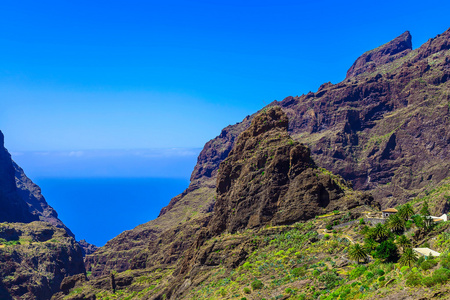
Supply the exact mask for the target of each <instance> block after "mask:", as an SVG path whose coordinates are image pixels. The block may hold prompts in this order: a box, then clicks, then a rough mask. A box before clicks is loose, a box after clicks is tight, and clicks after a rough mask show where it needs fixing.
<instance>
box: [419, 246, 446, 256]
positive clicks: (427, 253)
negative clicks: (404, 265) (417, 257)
mask: <svg viewBox="0 0 450 300" xmlns="http://www.w3.org/2000/svg"><path fill="white" fill-rule="evenodd" d="M413 250H414V251H416V252H417V253H419V254H422V255H424V256H430V255H433V256H439V255H441V254H440V253H439V252H436V251H434V250H431V249H430V248H413Z"/></svg>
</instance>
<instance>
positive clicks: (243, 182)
mask: <svg viewBox="0 0 450 300" xmlns="http://www.w3.org/2000/svg"><path fill="white" fill-rule="evenodd" d="M287 129H288V119H287V116H286V114H285V113H284V112H283V111H282V110H281V108H280V107H277V106H275V107H270V108H268V109H267V110H264V111H262V112H261V113H259V114H258V115H257V116H255V118H254V119H253V121H252V124H251V125H250V127H249V128H248V129H247V130H245V131H244V132H242V133H241V134H240V135H239V137H238V139H237V141H236V144H235V146H234V148H233V150H231V152H230V154H229V156H228V158H227V159H225V160H224V161H223V162H222V163H221V164H220V171H219V173H218V177H217V201H216V204H215V207H214V212H213V217H212V219H211V221H210V224H209V230H210V233H211V234H212V235H215V234H219V233H221V232H223V231H228V232H236V231H238V230H243V229H247V228H255V227H260V226H263V225H265V224H274V225H275V224H289V223H293V222H296V221H299V220H308V219H310V218H313V217H314V216H315V215H318V214H321V213H325V212H328V211H330V210H334V209H344V208H351V207H355V206H356V205H358V204H357V203H356V202H355V201H353V200H351V201H347V200H348V199H346V200H345V201H344V200H342V201H340V200H341V199H343V196H344V191H343V190H342V188H341V187H342V186H345V183H344V182H343V181H340V184H339V183H338V182H336V181H335V180H334V179H332V178H331V176H330V175H328V174H325V173H324V172H321V171H320V170H319V169H317V168H316V166H315V164H314V161H313V160H312V158H311V157H310V152H309V149H308V148H307V147H306V146H304V145H303V144H301V143H298V142H295V141H294V140H292V139H291V137H290V136H289V134H288V132H287Z"/></svg>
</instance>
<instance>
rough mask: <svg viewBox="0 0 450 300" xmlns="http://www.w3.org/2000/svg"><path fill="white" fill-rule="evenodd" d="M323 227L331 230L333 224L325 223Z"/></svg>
mask: <svg viewBox="0 0 450 300" xmlns="http://www.w3.org/2000/svg"><path fill="white" fill-rule="evenodd" d="M325 228H326V229H327V230H331V229H333V224H327V226H326V227H325Z"/></svg>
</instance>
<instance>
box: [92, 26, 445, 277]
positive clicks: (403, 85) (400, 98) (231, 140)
mask: <svg viewBox="0 0 450 300" xmlns="http://www.w3.org/2000/svg"><path fill="white" fill-rule="evenodd" d="M449 49H450V29H449V30H447V31H446V32H444V33H443V34H441V35H439V36H437V37H436V38H434V39H430V40H429V41H428V42H427V43H425V44H424V45H422V46H421V47H420V48H418V49H416V50H411V36H410V34H409V32H406V33H404V34H402V35H401V36H399V37H398V38H396V39H394V40H393V41H391V42H389V43H387V44H385V45H383V46H381V47H378V48H377V49H374V50H372V51H369V52H366V53H365V54H363V55H362V56H361V57H360V58H358V59H357V60H356V62H355V64H354V65H353V66H352V67H351V68H350V69H349V71H348V73H347V79H345V80H344V81H342V82H340V83H338V84H331V83H326V84H323V85H322V86H321V87H320V88H319V90H318V91H317V92H316V93H312V92H310V93H308V94H306V95H302V96H300V97H287V98H285V99H284V100H283V101H281V102H277V101H275V102H273V103H271V104H270V105H271V106H272V105H278V106H281V107H282V109H283V111H284V112H285V113H286V114H287V116H288V119H289V127H288V131H289V134H290V135H291V136H292V138H293V139H294V140H295V141H298V142H301V143H303V144H305V145H307V146H308V147H309V148H310V149H311V156H312V158H313V159H314V161H315V162H316V164H317V165H318V166H319V167H324V168H326V169H329V170H331V171H332V172H333V173H335V174H339V175H341V176H342V177H344V179H346V180H350V181H351V182H352V183H353V186H354V188H356V189H359V190H368V191H371V192H373V195H374V197H375V198H376V200H378V201H380V202H381V204H382V206H383V207H386V206H389V205H394V204H396V203H404V202H406V201H407V199H411V197H414V196H415V195H417V194H418V193H420V192H421V191H423V190H424V189H425V188H428V187H429V186H433V185H435V184H437V183H439V182H440V181H441V180H442V179H444V178H446V177H448V176H450V152H449V151H450V131H449V130H448V128H450V120H449V115H450V112H449V111H450V80H449V79H450V51H449ZM253 117H254V115H253V116H248V117H246V118H245V119H244V120H243V121H242V122H240V123H237V124H235V125H231V126H228V127H226V128H225V129H224V130H223V131H222V132H221V134H220V135H219V136H217V137H216V138H214V139H212V140H211V141H209V142H208V143H207V144H206V145H205V147H204V148H203V150H202V151H201V153H200V155H199V158H198V161H197V165H196V167H195V168H194V171H193V173H192V176H191V184H190V186H189V188H188V189H187V190H186V191H185V192H183V193H182V194H181V195H179V196H177V197H175V198H173V199H172V200H171V201H170V203H169V205H168V206H167V207H165V208H164V209H163V210H162V211H161V213H160V216H159V217H158V218H157V219H156V220H153V221H150V222H148V223H146V224H142V225H140V226H138V227H136V228H135V229H133V230H130V231H126V232H124V233H122V234H120V235H119V236H118V237H116V238H114V239H112V240H111V241H109V242H108V243H107V244H106V245H105V246H104V247H102V248H100V250H99V251H97V252H96V253H95V254H94V255H91V256H88V257H87V258H86V267H87V268H88V269H90V270H91V271H92V272H93V273H92V274H93V275H102V274H108V273H109V270H111V269H115V270H118V271H124V270H126V269H128V268H145V267H149V266H152V265H153V266H155V265H158V264H168V263H172V264H173V263H174V262H175V261H176V260H177V255H179V254H180V253H182V252H183V251H184V250H185V249H186V247H187V246H188V244H189V243H191V242H192V241H193V239H194V237H192V234H194V233H196V232H197V231H198V229H195V228H196V226H199V224H205V223H206V222H207V221H208V218H209V217H210V212H211V210H212V208H213V207H214V203H215V198H214V196H215V188H216V179H217V170H218V169H219V165H220V163H221V162H222V161H223V160H224V159H225V158H226V157H227V156H228V154H229V152H230V151H231V149H232V147H233V146H234V144H235V141H236V139H237V137H238V136H239V134H240V133H242V132H243V131H244V130H245V129H247V128H248V127H249V126H250V122H251V120H252V119H253ZM180 225H183V226H180ZM186 233H189V234H190V235H186ZM172 241H177V244H176V245H174V244H173V243H171V242H172ZM178 241H179V242H178ZM167 257H170V259H169V258H167Z"/></svg>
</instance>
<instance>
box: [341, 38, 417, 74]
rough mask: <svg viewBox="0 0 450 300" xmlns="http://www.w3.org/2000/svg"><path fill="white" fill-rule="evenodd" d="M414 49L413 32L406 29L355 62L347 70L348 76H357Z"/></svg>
mask: <svg viewBox="0 0 450 300" xmlns="http://www.w3.org/2000/svg"><path fill="white" fill-rule="evenodd" d="M411 50H412V43H411V34H410V33H409V31H405V32H404V33H403V34H402V35H400V36H398V37H396V38H395V39H393V40H392V41H390V42H389V43H387V44H384V45H382V46H380V47H378V48H376V49H374V50H370V51H368V52H366V53H364V54H363V55H361V56H360V57H358V59H357V60H356V61H355V62H354V63H353V65H352V66H351V67H350V69H349V70H348V71H347V76H346V79H347V78H350V77H355V76H357V75H359V74H362V73H365V72H371V71H373V70H375V68H376V67H378V66H379V65H383V64H386V63H389V62H391V61H394V60H396V59H398V58H400V57H403V56H405V55H406V54H408V53H409V52H410V51H411Z"/></svg>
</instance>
